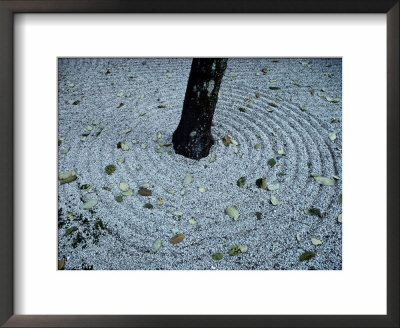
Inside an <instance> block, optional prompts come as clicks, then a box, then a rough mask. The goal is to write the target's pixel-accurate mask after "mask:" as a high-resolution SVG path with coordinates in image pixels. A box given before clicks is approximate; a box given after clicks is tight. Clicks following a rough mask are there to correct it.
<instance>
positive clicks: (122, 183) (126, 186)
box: [119, 182, 129, 191]
mask: <svg viewBox="0 0 400 328" xmlns="http://www.w3.org/2000/svg"><path fill="white" fill-rule="evenodd" d="M119 189H121V190H122V191H128V190H129V185H128V184H127V183H126V182H121V183H120V184H119Z"/></svg>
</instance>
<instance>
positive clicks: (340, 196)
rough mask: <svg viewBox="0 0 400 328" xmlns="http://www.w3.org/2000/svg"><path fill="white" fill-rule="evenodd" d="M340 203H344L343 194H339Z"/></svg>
mask: <svg viewBox="0 0 400 328" xmlns="http://www.w3.org/2000/svg"><path fill="white" fill-rule="evenodd" d="M339 203H340V204H342V194H340V195H339Z"/></svg>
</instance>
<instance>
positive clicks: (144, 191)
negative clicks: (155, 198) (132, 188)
mask: <svg viewBox="0 0 400 328" xmlns="http://www.w3.org/2000/svg"><path fill="white" fill-rule="evenodd" d="M138 194H139V195H141V196H151V194H152V193H151V190H149V189H146V188H139V190H138Z"/></svg>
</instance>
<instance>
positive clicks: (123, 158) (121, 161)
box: [117, 157, 125, 165]
mask: <svg viewBox="0 0 400 328" xmlns="http://www.w3.org/2000/svg"><path fill="white" fill-rule="evenodd" d="M117 163H118V164H119V165H121V164H122V163H125V157H122V158H121V159H119V160H118V162H117Z"/></svg>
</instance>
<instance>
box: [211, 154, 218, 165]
mask: <svg viewBox="0 0 400 328" xmlns="http://www.w3.org/2000/svg"><path fill="white" fill-rule="evenodd" d="M216 158H217V156H216V155H215V154H211V157H210V163H213V162H215V160H216Z"/></svg>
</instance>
